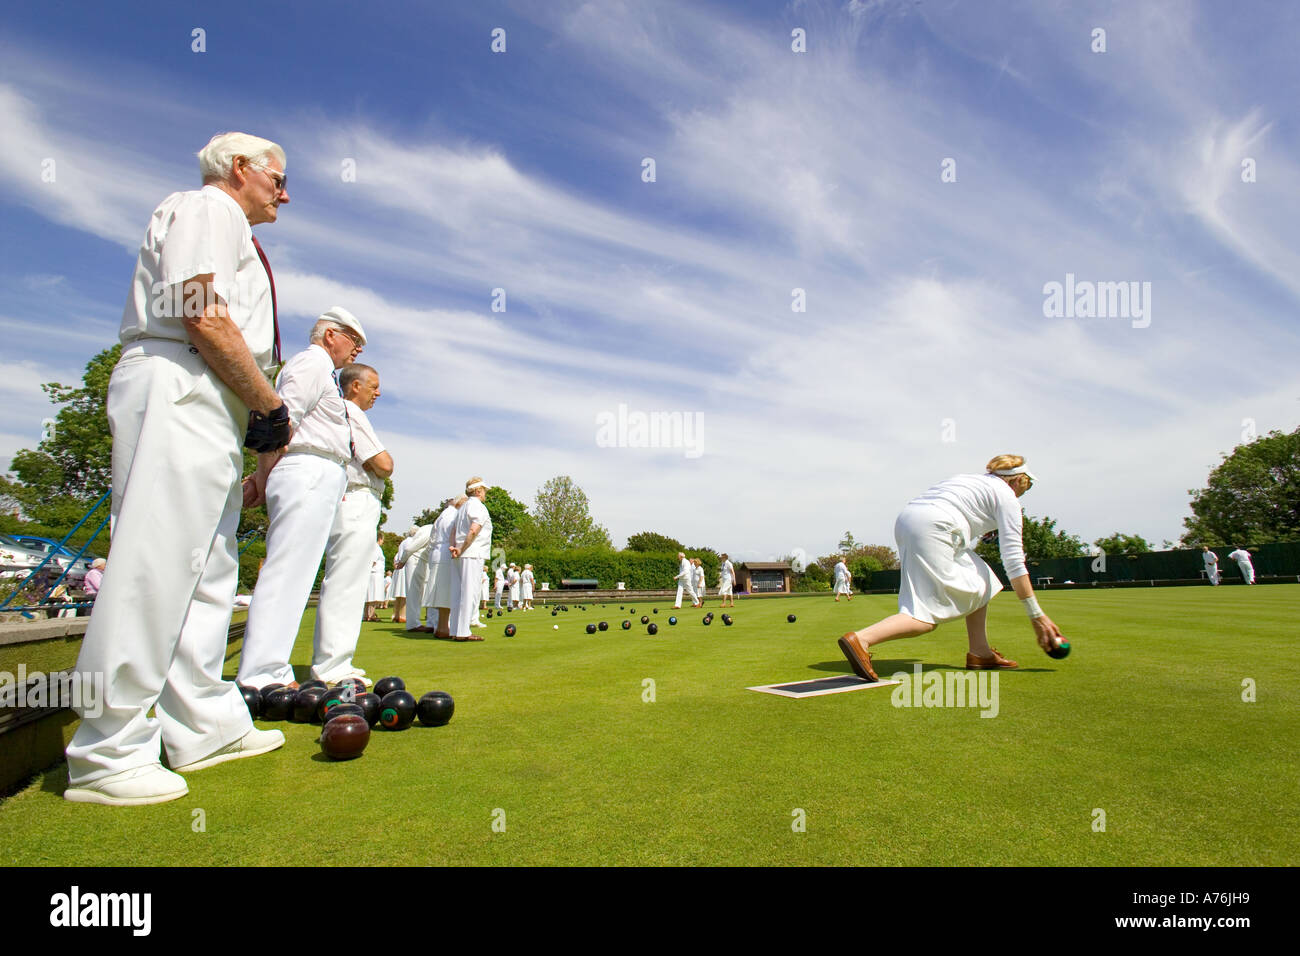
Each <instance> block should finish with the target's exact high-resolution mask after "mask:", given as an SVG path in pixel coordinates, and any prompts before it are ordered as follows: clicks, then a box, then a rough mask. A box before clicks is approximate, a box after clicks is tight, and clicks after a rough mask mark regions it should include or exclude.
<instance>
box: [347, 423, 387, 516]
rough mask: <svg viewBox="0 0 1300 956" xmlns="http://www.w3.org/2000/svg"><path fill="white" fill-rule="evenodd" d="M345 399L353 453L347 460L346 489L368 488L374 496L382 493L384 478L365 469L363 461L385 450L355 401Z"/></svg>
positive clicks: (381, 495) (379, 496) (380, 496)
mask: <svg viewBox="0 0 1300 956" xmlns="http://www.w3.org/2000/svg"><path fill="white" fill-rule="evenodd" d="M345 401H347V411H348V424H349V425H351V426H352V447H353V452H354V453H353V455H352V458H351V459H349V460H348V490H349V491H351V490H353V489H354V488H369V489H370V491H371V493H372V494H374V496H375V497H376V498H382V497H383V495H384V479H382V478H380V477H379V476H378V475H376V474H375V473H374V472H371V471H366V469H365V467H364V466H365V463H366V462H368V461H369V460H370V459H371V458H374V457H375V456H376V455H378V454H379V453H380V452H382V451H385V448H384V446H383V444H382V443H381V442H380V441H379V436H378V435H376V434H375V430H374V428H372V427H371V425H370V419H369V418H368V417H367V416H366V413H365V412H363V411H362V410H361V408H360V406H358V405H357V403H356V402H353V401H348V400H346V399H345Z"/></svg>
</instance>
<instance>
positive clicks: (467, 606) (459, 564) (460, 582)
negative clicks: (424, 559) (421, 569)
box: [443, 558, 483, 637]
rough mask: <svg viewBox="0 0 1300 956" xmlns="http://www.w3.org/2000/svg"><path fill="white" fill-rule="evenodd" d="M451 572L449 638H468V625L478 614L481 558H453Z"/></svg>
mask: <svg viewBox="0 0 1300 956" xmlns="http://www.w3.org/2000/svg"><path fill="white" fill-rule="evenodd" d="M443 571H444V572H448V571H449V572H451V636H452V637H470V636H472V634H473V632H472V631H470V629H469V625H470V622H472V621H473V620H474V618H475V616H476V615H477V614H478V589H479V587H480V585H482V583H483V559H482V558H453V559H452V562H451V565H450V566H449V567H444V568H443Z"/></svg>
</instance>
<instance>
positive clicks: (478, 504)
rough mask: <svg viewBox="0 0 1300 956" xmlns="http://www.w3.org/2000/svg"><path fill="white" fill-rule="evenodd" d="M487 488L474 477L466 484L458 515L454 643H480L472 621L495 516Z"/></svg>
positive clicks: (454, 548) (454, 545)
mask: <svg viewBox="0 0 1300 956" xmlns="http://www.w3.org/2000/svg"><path fill="white" fill-rule="evenodd" d="M487 491H488V486H487V485H486V484H484V483H483V479H482V478H480V477H478V476H477V475H475V476H474V477H473V478H471V479H470V480H469V481H467V482H465V495H466V498H465V502H464V504H462V505H461V508H460V511H459V512H458V513H457V515H456V525H455V530H454V532H453V534H452V540H451V544H450V546H449V548H448V550H449V551H450V552H451V556H452V558H453V560H454V561H455V568H456V573H455V575H454V576H453V577H452V592H453V593H452V624H451V639H452V640H453V641H481V640H483V638H481V637H479V636H478V635H477V634H475V633H473V632H472V631H471V630H470V621H471V620H473V617H474V612H475V610H476V609H477V608H478V586H479V581H480V580H481V579H482V577H483V562H485V561H486V560H487V559H488V556H489V555H490V554H491V553H492V516H491V515H489V514H488V510H487V506H486V505H485V504H483V499H484V498H486V497H487Z"/></svg>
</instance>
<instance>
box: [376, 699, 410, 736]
mask: <svg viewBox="0 0 1300 956" xmlns="http://www.w3.org/2000/svg"><path fill="white" fill-rule="evenodd" d="M413 720H415V698H414V697H412V696H411V695H410V694H409V693H407V692H406V691H404V690H395V691H393V692H392V693H391V694H389V695H388V696H387V697H385V698H384V699H383V700H381V701H380V702H379V723H380V724H381V725H382V726H383V727H384V729H385V730H405V729H406V728H407V727H409V726H411V721H413Z"/></svg>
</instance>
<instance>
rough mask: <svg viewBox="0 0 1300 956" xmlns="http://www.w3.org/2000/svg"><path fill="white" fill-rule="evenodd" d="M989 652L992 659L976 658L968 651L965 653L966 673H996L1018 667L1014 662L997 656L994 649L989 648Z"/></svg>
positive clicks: (999, 655) (996, 651) (996, 650)
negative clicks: (991, 653) (991, 654)
mask: <svg viewBox="0 0 1300 956" xmlns="http://www.w3.org/2000/svg"><path fill="white" fill-rule="evenodd" d="M989 650H991V651H992V652H993V656H992V657H976V656H975V655H974V654H972V653H971V652H970V651H967V652H966V669H967V670H968V671H996V670H1002V669H1008V668H1012V667H1019V666H1020V665H1019V664H1017V663H1016V662H1015V661H1013V660H1008V659H1007V658H1005V657H1003V656H1002V655H1001V654H999V653H998V649H997V648H996V647H990V648H989Z"/></svg>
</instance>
